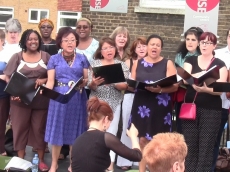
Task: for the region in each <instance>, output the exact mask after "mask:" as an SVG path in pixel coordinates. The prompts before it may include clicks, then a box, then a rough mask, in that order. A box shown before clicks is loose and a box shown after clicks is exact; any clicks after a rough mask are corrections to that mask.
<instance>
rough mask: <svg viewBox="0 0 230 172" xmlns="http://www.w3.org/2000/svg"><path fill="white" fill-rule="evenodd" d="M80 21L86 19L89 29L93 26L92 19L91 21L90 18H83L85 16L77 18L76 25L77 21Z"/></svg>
mask: <svg viewBox="0 0 230 172" xmlns="http://www.w3.org/2000/svg"><path fill="white" fill-rule="evenodd" d="M80 21H86V22H87V23H88V24H89V26H90V28H91V29H92V28H93V24H92V21H91V20H90V19H88V18H85V17H82V18H80V19H79V20H77V22H76V25H78V23H79V22H80Z"/></svg>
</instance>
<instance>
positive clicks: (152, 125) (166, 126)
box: [129, 59, 172, 140]
mask: <svg viewBox="0 0 230 172" xmlns="http://www.w3.org/2000/svg"><path fill="white" fill-rule="evenodd" d="M167 62H168V60H167V59H163V60H161V61H159V62H157V63H148V62H146V61H145V60H144V59H140V60H138V64H137V69H136V80H137V81H141V82H145V83H149V82H151V81H153V82H154V81H157V80H159V79H162V78H164V77H166V72H167ZM171 114H172V104H171V97H170V95H169V94H167V93H162V94H158V93H152V92H150V91H147V90H137V91H136V93H135V96H134V101H133V106H132V111H131V115H130V119H129V125H130V124H131V123H133V124H134V125H135V126H136V128H137V129H138V132H139V135H138V137H145V138H147V139H148V140H151V138H152V137H153V136H154V135H155V134H157V133H161V132H170V131H171V126H172V123H171Z"/></svg>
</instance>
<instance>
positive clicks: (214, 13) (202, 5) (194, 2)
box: [184, 0, 220, 35]
mask: <svg viewBox="0 0 230 172" xmlns="http://www.w3.org/2000/svg"><path fill="white" fill-rule="evenodd" d="M219 1H220V0H186V4H185V19H184V32H186V31H187V30H188V29H189V28H190V27H200V28H201V29H203V30H204V31H205V32H206V31H209V32H212V33H214V34H215V35H217V26H218V14H219Z"/></svg>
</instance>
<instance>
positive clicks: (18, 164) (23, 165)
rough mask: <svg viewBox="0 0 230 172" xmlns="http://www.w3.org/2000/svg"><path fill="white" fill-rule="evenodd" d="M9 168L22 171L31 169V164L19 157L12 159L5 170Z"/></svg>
mask: <svg viewBox="0 0 230 172" xmlns="http://www.w3.org/2000/svg"><path fill="white" fill-rule="evenodd" d="M10 167H14V168H19V169H22V170H27V169H29V168H30V167H32V163H31V162H29V161H26V160H24V159H21V158H19V157H13V158H12V159H11V160H10V162H9V163H8V164H7V165H6V167H5V170H7V169H9V168H10Z"/></svg>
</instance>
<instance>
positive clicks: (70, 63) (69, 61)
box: [62, 53, 75, 66]
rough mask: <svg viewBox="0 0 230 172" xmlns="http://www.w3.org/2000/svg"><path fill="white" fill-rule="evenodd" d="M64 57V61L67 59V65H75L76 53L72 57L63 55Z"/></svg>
mask: <svg viewBox="0 0 230 172" xmlns="http://www.w3.org/2000/svg"><path fill="white" fill-rule="evenodd" d="M62 56H63V57H64V59H65V61H66V62H67V64H68V65H69V66H71V65H72V63H73V60H74V57H75V53H73V54H71V55H68V56H66V55H64V54H63V53H62Z"/></svg>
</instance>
